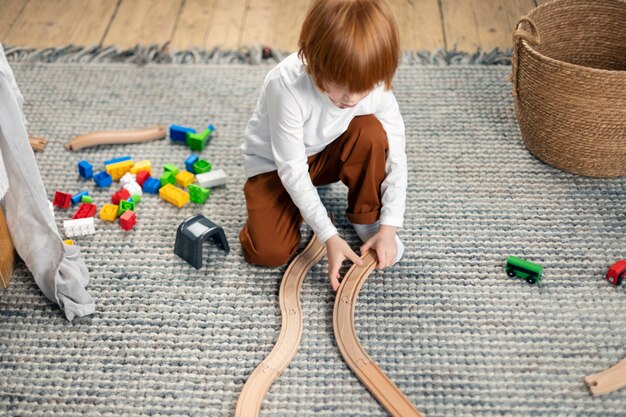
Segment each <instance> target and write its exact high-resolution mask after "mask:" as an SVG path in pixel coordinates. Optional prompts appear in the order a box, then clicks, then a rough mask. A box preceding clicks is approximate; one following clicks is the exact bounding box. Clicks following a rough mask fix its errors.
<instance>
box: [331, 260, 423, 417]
mask: <svg viewBox="0 0 626 417" xmlns="http://www.w3.org/2000/svg"><path fill="white" fill-rule="evenodd" d="M362 259H363V266H357V265H352V268H350V270H349V271H348V273H347V274H346V276H345V277H344V279H343V281H342V282H341V286H340V287H339V290H338V291H337V296H336V298H335V309H334V314H333V327H334V329H335V339H337V345H338V346H339V350H340V351H341V355H342V356H343V359H344V360H345V361H346V363H347V364H348V366H349V367H350V369H352V372H354V374H355V375H356V376H357V377H358V378H359V379H360V380H361V382H362V383H363V385H365V388H367V389H368V390H369V392H371V393H372V395H373V396H374V397H375V398H376V400H378V402H379V403H380V404H381V405H382V406H383V407H384V408H385V410H387V412H388V413H389V414H390V415H391V416H394V417H395V416H402V417H407V416H413V417H422V414H420V412H419V411H417V409H416V408H415V406H414V405H413V404H412V403H411V401H410V400H409V399H408V398H407V397H406V395H404V393H402V391H400V389H399V388H398V387H397V386H396V385H395V384H394V383H393V381H391V380H390V379H389V377H387V375H385V373H384V372H383V371H382V370H381V369H380V368H379V367H378V365H376V362H374V361H373V360H372V358H370V357H369V355H368V354H367V353H366V352H365V350H364V349H363V346H361V342H360V341H359V338H358V336H357V334H356V328H355V327H354V308H355V306H356V301H357V297H358V295H359V291H361V287H362V286H363V283H364V282H365V280H366V279H367V277H368V276H369V274H370V272H372V270H373V269H374V267H375V266H376V262H377V259H376V254H375V253H374V252H372V251H369V252H368V253H366V254H365V255H363V256H362Z"/></svg>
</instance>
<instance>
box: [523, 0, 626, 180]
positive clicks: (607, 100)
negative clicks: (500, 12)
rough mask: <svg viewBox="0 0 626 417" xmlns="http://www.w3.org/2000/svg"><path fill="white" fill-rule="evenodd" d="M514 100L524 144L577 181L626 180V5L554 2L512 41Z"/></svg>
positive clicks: (613, 0)
mask: <svg viewBox="0 0 626 417" xmlns="http://www.w3.org/2000/svg"><path fill="white" fill-rule="evenodd" d="M511 80H512V82H513V96H514V97H515V113H516V115H517V119H518V121H519V124H520V130H521V132H522V137H523V140H524V143H525V144H526V146H527V147H528V149H529V150H530V152H532V153H533V154H534V155H535V156H536V157H537V158H539V159H541V160H542V161H544V162H546V163H548V164H550V165H552V166H554V167H556V168H559V169H562V170H564V171H569V172H573V173H575V174H580V175H587V176H592V177H615V176H619V175H624V174H626V2H625V1H619V0H557V1H553V2H551V3H546V4H544V5H541V6H539V7H537V8H535V9H534V10H532V11H531V12H530V13H529V14H528V15H526V16H524V17H522V18H521V19H520V21H519V23H518V24H517V26H516V30H515V32H514V34H513V69H512V74H511Z"/></svg>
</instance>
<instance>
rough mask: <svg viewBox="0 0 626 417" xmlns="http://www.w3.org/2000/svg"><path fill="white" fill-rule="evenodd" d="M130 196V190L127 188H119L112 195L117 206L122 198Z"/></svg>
mask: <svg viewBox="0 0 626 417" xmlns="http://www.w3.org/2000/svg"><path fill="white" fill-rule="evenodd" d="M129 198H130V193H129V192H128V190H127V189H126V188H122V189H120V190H118V191H117V192H116V193H115V194H113V196H112V197H111V202H112V203H113V204H115V205H116V206H119V205H120V200H128V199H129Z"/></svg>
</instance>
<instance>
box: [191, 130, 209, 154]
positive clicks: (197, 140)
mask: <svg viewBox="0 0 626 417" xmlns="http://www.w3.org/2000/svg"><path fill="white" fill-rule="evenodd" d="M210 136H211V130H210V129H205V130H204V131H203V132H202V133H187V146H189V149H191V150H192V151H201V150H203V149H204V148H205V147H206V144H207V142H208V141H209V137H210Z"/></svg>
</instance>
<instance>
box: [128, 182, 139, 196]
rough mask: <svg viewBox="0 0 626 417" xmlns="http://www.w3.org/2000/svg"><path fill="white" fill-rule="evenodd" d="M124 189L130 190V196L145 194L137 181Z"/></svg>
mask: <svg viewBox="0 0 626 417" xmlns="http://www.w3.org/2000/svg"><path fill="white" fill-rule="evenodd" d="M124 188H125V189H127V190H128V192H129V193H130V195H134V194H137V195H142V194H143V191H142V189H141V185H139V184H137V182H135V181H133V182H131V183H130V184H126V185H125V186H124Z"/></svg>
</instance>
